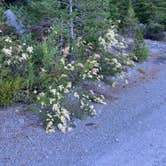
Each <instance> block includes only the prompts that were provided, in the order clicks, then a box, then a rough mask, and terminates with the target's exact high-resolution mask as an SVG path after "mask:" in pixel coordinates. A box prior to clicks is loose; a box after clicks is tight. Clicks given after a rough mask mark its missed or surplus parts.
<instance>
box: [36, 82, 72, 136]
mask: <svg viewBox="0 0 166 166" xmlns="http://www.w3.org/2000/svg"><path fill="white" fill-rule="evenodd" d="M71 88H72V83H71V82H67V83H65V84H60V85H57V86H56V88H53V87H52V86H49V89H48V92H47V93H43V92H41V93H39V94H38V97H37V99H38V101H39V102H40V105H41V109H43V110H47V113H46V132H47V133H50V132H54V131H55V129H56V128H58V129H59V130H61V131H62V132H66V131H70V130H71V128H70V127H68V121H70V113H69V112H68V111H67V110H66V109H65V108H64V107H63V106H62V102H63V100H64V97H65V95H66V94H67V93H69V92H70V89H71Z"/></svg>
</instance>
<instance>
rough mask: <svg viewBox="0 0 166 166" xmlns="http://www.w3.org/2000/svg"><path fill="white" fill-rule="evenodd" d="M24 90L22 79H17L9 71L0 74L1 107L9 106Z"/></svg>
mask: <svg viewBox="0 0 166 166" xmlns="http://www.w3.org/2000/svg"><path fill="white" fill-rule="evenodd" d="M21 88H22V79H21V77H19V76H18V77H16V78H15V79H14V78H12V76H10V73H9V71H8V70H3V71H1V72H0V106H8V105H10V104H12V103H13V102H15V101H16V100H17V95H18V93H19V92H20V90H21Z"/></svg>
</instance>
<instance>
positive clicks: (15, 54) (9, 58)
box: [1, 36, 33, 65]
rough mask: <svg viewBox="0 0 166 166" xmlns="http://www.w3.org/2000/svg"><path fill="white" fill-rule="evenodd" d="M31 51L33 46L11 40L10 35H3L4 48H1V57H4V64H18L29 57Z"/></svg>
mask: <svg viewBox="0 0 166 166" xmlns="http://www.w3.org/2000/svg"><path fill="white" fill-rule="evenodd" d="M32 53H33V47H31V46H26V44H25V43H23V44H22V45H20V44H16V42H13V41H12V39H11V38H10V37H8V36H7V37H4V48H2V49H1V54H2V57H3V58H4V64H7V65H13V64H15V65H18V64H22V63H23V62H25V61H27V60H28V59H30V58H31V54H32Z"/></svg>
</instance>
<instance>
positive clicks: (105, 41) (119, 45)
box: [99, 26, 127, 54]
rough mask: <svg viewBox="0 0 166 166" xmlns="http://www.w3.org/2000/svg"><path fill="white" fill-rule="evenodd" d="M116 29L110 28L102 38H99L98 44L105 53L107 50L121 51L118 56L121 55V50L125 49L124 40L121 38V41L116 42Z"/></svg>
mask: <svg viewBox="0 0 166 166" xmlns="http://www.w3.org/2000/svg"><path fill="white" fill-rule="evenodd" d="M116 31H117V30H116V28H115V27H114V26H112V27H111V28H110V29H109V30H108V31H107V33H106V34H105V35H104V37H101V36H100V37H99V44H100V45H101V46H102V47H103V48H104V50H105V51H106V52H108V50H109V48H112V47H113V48H116V49H118V50H121V51H122V52H119V54H121V53H123V50H124V49H125V48H126V47H127V45H126V42H125V39H124V38H123V37H121V40H118V34H117V32H116Z"/></svg>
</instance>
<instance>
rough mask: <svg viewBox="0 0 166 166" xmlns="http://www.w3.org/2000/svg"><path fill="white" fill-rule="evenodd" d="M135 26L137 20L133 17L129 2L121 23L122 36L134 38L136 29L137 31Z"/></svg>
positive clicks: (131, 6) (133, 13)
mask: <svg viewBox="0 0 166 166" xmlns="http://www.w3.org/2000/svg"><path fill="white" fill-rule="evenodd" d="M137 24H138V20H137V18H136V16H135V12H134V9H133V5H132V2H131V0H130V1H129V4H128V10H127V15H126V17H125V18H124V23H123V32H124V34H125V35H127V36H128V37H131V38H134V37H135V33H136V29H137Z"/></svg>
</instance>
